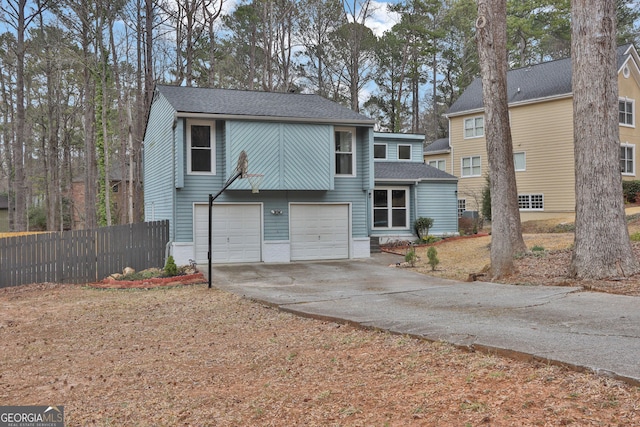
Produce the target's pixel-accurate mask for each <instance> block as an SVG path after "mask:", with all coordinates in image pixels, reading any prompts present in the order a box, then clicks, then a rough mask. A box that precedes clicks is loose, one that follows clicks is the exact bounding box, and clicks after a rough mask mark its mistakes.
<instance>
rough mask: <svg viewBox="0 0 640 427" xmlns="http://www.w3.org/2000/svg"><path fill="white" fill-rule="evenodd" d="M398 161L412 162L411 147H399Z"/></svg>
mask: <svg viewBox="0 0 640 427" xmlns="http://www.w3.org/2000/svg"><path fill="white" fill-rule="evenodd" d="M398 160H411V146H410V145H398Z"/></svg>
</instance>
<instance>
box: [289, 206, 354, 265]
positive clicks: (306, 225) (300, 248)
mask: <svg viewBox="0 0 640 427" xmlns="http://www.w3.org/2000/svg"><path fill="white" fill-rule="evenodd" d="M289 215H290V226H289V227H290V228H289V234H290V236H289V238H290V241H291V260H292V261H305V260H320V259H344V258H349V236H350V227H349V204H347V203H345V204H291V205H290V208H289Z"/></svg>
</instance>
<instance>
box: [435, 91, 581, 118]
mask: <svg viewBox="0 0 640 427" xmlns="http://www.w3.org/2000/svg"><path fill="white" fill-rule="evenodd" d="M571 97H573V92H569V93H563V94H560V95H552V96H545V97H543V98H534V99H527V100H525V101H518V102H511V103H509V108H511V107H520V106H523V105H530V104H539V103H541V102H549V101H556V100H560V99H566V98H571ZM476 113H484V107H481V108H473V109H471V110H464V111H456V112H453V113H447V114H445V115H444V116H445V117H446V118H447V119H449V118H451V117H458V116H466V115H467V114H476Z"/></svg>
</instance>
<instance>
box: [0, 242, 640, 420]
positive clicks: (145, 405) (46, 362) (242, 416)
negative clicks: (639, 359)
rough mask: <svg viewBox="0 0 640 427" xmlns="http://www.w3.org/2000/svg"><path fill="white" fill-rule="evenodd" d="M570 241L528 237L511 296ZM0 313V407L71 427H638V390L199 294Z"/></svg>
mask: <svg viewBox="0 0 640 427" xmlns="http://www.w3.org/2000/svg"><path fill="white" fill-rule="evenodd" d="M568 237H569V235H567V236H562V235H553V236H551V235H543V236H533V235H527V238H526V239H527V244H528V245H529V247H531V246H533V245H539V246H543V247H544V248H545V249H547V252H545V253H544V254H542V255H540V256H536V257H533V256H532V257H525V258H522V259H520V260H519V261H518V262H521V261H527V260H531V261H532V264H527V263H526V262H525V263H522V264H520V267H521V275H520V276H519V277H516V278H513V279H514V281H515V282H518V283H523V284H532V283H538V282H539V281H542V279H541V277H542V276H541V275H543V276H544V277H545V278H546V279H545V280H550V281H558V282H560V281H561V279H560V276H554V274H557V273H558V272H560V271H562V268H564V267H562V266H561V264H563V263H564V262H565V260H564V258H563V257H565V256H566V254H565V252H566V248H564V249H562V248H561V249H560V250H555V249H553V247H552V245H551V242H556V243H557V244H558V245H560V246H562V245H563V244H564V243H563V244H560V243H558V242H560V241H562V240H563V239H565V238H568ZM483 239H485V238H477V239H469V240H465V241H464V242H465V246H468V247H469V248H472V249H469V251H470V252H469V253H472V254H474V255H473V257H474V258H475V257H477V258H480V259H479V260H476V261H471V260H470V258H469V256H470V255H469V254H467V256H466V258H465V259H464V261H465V262H466V263H467V265H468V267H467V269H466V270H465V267H463V266H464V265H465V263H463V262H461V261H458V260H457V259H455V258H454V254H455V253H458V254H459V253H461V252H462V250H461V243H457V244H455V242H451V243H447V244H443V245H439V246H438V251H439V258H440V260H441V264H440V265H439V267H438V271H436V273H435V274H440V275H444V276H447V277H456V275H462V276H464V277H467V276H468V274H469V273H470V272H477V271H479V269H482V267H484V265H485V264H486V262H485V261H483V260H482V257H483V256H485V255H486V256H487V257H488V248H487V245H488V240H483ZM536 239H542V240H536ZM546 239H549V240H546ZM569 240H570V239H569ZM471 243H473V244H471ZM454 244H455V246H457V248H458V249H457V250H456V249H454V248H455V246H454ZM569 244H570V243H569ZM447 245H451V246H452V247H449V248H448V247H447ZM474 245H477V246H474ZM485 252H486V253H485ZM476 263H477V265H476ZM483 263H484V264H483ZM478 266H479V267H478ZM426 267H428V266H427V265H426V256H424V257H422V258H421V260H420V261H419V266H418V267H417V268H419V269H424V270H425V271H426V270H427V269H426ZM530 267H532V268H533V270H535V271H529V268H530ZM539 270H542V271H543V272H541V271H539ZM554 272H555V273H554ZM625 286H627V288H628V289H627V292H630V293H633V292H631V291H630V289H632V288H633V286H632V285H631V284H629V283H627V284H625ZM636 288H637V287H636ZM0 304H1V306H2V309H1V310H0V404H2V405H9V404H10V405H64V408H65V418H66V425H68V426H93V425H95V426H294V425H295V426H298V425H306V426H482V425H487V426H558V425H575V426H632V425H640V388H638V387H636V386H632V385H629V384H624V383H621V382H619V381H616V380H613V379H610V378H606V377H602V376H595V375H593V374H589V373H578V372H575V371H571V370H568V369H567V368H564V367H559V366H551V365H548V364H545V363H541V362H535V361H526V360H514V359H509V358H504V357H498V356H494V355H487V354H481V353H469V352H465V351H462V350H459V349H456V348H454V347H452V346H450V345H447V344H444V343H439V342H435V343H431V342H426V341H421V340H417V339H413V338H410V337H406V336H398V335H390V334H388V333H384V332H379V331H367V330H360V329H357V328H355V327H352V326H349V325H340V324H336V323H332V322H324V321H318V320H311V319H305V318H299V317H295V316H293V315H291V314H289V313H283V312H279V311H277V310H275V309H273V308H269V307H265V306H262V305H259V304H256V303H253V302H251V301H248V300H244V299H241V298H239V297H237V296H235V295H231V294H228V293H225V292H222V291H219V290H216V289H207V287H206V285H190V286H180V287H172V288H156V289H152V290H143V289H134V290H100V289H93V288H87V287H83V286H73V285H55V284H43V285H28V286H21V287H16V288H5V289H0Z"/></svg>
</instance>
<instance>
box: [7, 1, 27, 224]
mask: <svg viewBox="0 0 640 427" xmlns="http://www.w3.org/2000/svg"><path fill="white" fill-rule="evenodd" d="M26 4H27V1H26V0H19V1H18V4H17V15H18V16H17V18H18V22H17V26H16V30H17V37H16V39H17V40H16V136H15V139H14V140H13V146H12V150H11V151H12V154H13V156H12V157H13V185H12V189H13V196H14V209H15V213H14V219H13V231H25V230H26V229H27V197H26V194H27V185H26V178H25V171H24V145H25V144H26V135H25V120H26V112H25V105H24V61H25V51H26V47H25V42H24V36H25V32H26V20H25V8H26Z"/></svg>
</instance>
